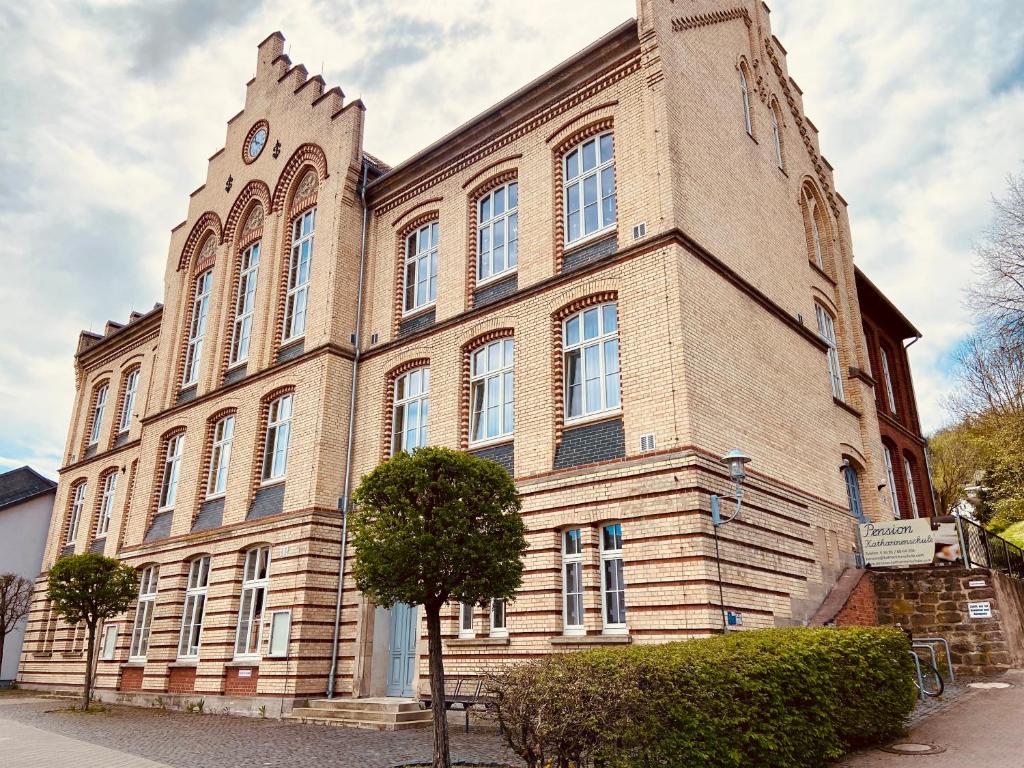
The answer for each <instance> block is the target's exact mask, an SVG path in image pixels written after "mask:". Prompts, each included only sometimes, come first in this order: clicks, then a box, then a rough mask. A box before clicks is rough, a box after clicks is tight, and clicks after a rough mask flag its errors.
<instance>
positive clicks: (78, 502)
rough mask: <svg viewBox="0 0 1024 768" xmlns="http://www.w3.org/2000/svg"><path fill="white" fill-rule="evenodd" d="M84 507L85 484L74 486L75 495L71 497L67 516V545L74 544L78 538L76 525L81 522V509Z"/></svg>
mask: <svg viewBox="0 0 1024 768" xmlns="http://www.w3.org/2000/svg"><path fill="white" fill-rule="evenodd" d="M84 507H85V483H80V484H79V485H76V486H75V495H74V496H72V497H71V510H70V513H69V515H68V539H67V543H68V544H74V543H75V539H77V538H78V524H79V522H81V520H82V509H83V508H84Z"/></svg>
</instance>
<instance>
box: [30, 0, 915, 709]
mask: <svg viewBox="0 0 1024 768" xmlns="http://www.w3.org/2000/svg"><path fill="white" fill-rule="evenodd" d="M364 110H365V107H364V105H363V103H362V102H361V101H354V102H346V101H345V99H344V95H343V94H342V92H341V90H340V89H338V88H330V89H328V88H327V86H326V84H325V83H324V81H323V79H322V78H321V77H319V76H316V77H309V76H308V73H307V71H306V69H305V68H304V67H303V66H302V65H295V64H292V63H291V61H290V60H289V58H288V56H287V55H285V54H284V38H283V37H282V36H281V35H280V34H277V33H275V34H273V35H271V36H270V37H268V38H267V39H266V40H264V41H263V42H262V43H260V45H259V46H258V63H257V69H256V75H255V77H254V78H253V80H251V81H250V82H249V83H248V87H247V92H246V99H245V105H244V108H243V110H242V111H241V112H239V113H238V114H237V115H235V116H234V117H233V118H231V120H229V122H228V129H227V137H226V140H225V145H224V147H223V148H222V149H220V150H219V151H218V152H216V153H215V154H214V155H213V156H212V157H211V158H210V159H209V164H208V172H207V178H206V183H205V184H204V185H203V186H201V187H199V189H197V190H196V191H195V192H193V193H192V195H191V198H190V202H189V212H188V218H187V219H186V221H184V222H182V224H180V225H179V226H178V227H176V228H175V229H174V230H173V231H172V234H171V243H170V249H169V253H168V259H167V266H166V272H165V293H164V300H163V304H162V305H158V306H157V307H156V308H154V309H153V310H152V311H151V312H149V313H147V314H145V315H133V316H132V318H131V319H130V321H129V322H128V323H127V324H126V325H123V326H121V325H118V324H116V323H110V324H108V326H107V328H106V332H105V333H104V334H103V335H102V336H95V335H91V334H82V337H81V340H80V344H79V351H78V354H77V356H76V373H77V400H76V408H75V412H74V417H73V419H72V423H71V425H70V428H69V433H68V442H67V451H66V457H65V458H66V461H65V464H64V466H63V468H62V469H61V482H60V486H59V489H58V494H57V501H56V507H55V514H54V520H53V525H52V529H51V531H50V537H49V541H48V545H47V551H46V555H45V558H44V571H45V569H46V568H48V567H49V565H50V564H52V563H53V561H54V560H55V559H56V558H57V557H58V556H60V555H61V554H62V553H64V552H71V551H75V552H81V551H84V550H87V549H92V550H95V551H103V552H105V553H107V554H108V555H117V556H118V557H120V558H123V559H124V560H126V561H128V562H130V563H132V564H133V565H135V566H137V567H138V568H139V570H140V575H141V578H140V594H139V600H138V604H137V606H136V607H133V608H132V610H130V611H129V612H128V614H127V615H126V616H124V617H123V618H122V619H121V620H120V621H116V622H112V623H110V624H109V625H108V626H107V627H106V628H105V629H104V633H103V638H102V639H103V643H102V648H101V658H100V662H99V673H98V687H99V689H100V692H101V695H105V696H108V697H114V696H118V695H120V696H129V697H134V698H136V699H137V700H145V699H146V697H154V696H157V695H160V696H163V697H165V698H166V697H168V696H172V695H178V694H180V695H182V696H185V697H189V696H193V697H196V698H198V697H203V698H205V700H206V701H207V703H208V704H211V705H212V703H213V702H217V701H220V702H222V703H223V702H228V703H227V704H225V705H226V706H227V705H230V706H234V707H236V708H238V709H241V710H249V711H254V710H255V708H256V707H257V706H259V705H264V706H267V707H268V710H269V712H270V713H271V714H272V713H274V712H276V711H279V710H287V709H289V708H290V707H291V704H292V702H294V701H295V700H296V699H305V698H310V697H315V696H320V695H323V694H324V693H325V692H327V691H332V692H333V693H335V694H337V695H341V696H360V697H361V696H381V695H392V696H410V695H415V694H416V693H417V691H420V690H423V689H424V687H425V679H426V677H425V676H426V665H425V638H424V633H423V628H422V621H420V620H419V618H418V617H419V612H417V610H416V608H415V607H410V606H395V607H394V608H392V609H384V608H381V607H378V606H374V605H372V604H370V603H369V602H368V601H367V600H365V599H364V598H363V597H362V596H361V595H360V594H359V593H358V592H357V590H356V589H355V587H354V585H353V584H352V579H351V576H350V573H349V569H348V566H350V565H351V557H350V554H351V553H348V554H349V557H348V558H347V559H346V558H344V557H341V556H340V555H342V554H343V552H342V549H341V546H340V539H341V535H342V534H341V531H342V524H343V520H344V518H345V515H346V514H347V512H348V505H347V503H346V501H345V499H346V496H347V493H346V490H347V489H348V490H350V489H351V487H352V484H354V483H357V482H358V480H359V478H360V477H361V476H362V475H363V474H365V473H366V472H367V471H369V470H370V469H372V468H373V467H374V466H375V465H376V464H377V463H378V462H379V461H380V460H381V459H383V458H385V457H386V456H387V455H389V453H390V452H392V451H393V450H397V449H410V450H411V449H413V448H415V447H416V446H418V445H422V444H425V443H428V442H429V443H430V444H437V445H446V446H451V447H457V448H465V449H467V450H470V451H473V452H476V453H479V454H481V455H483V456H487V457H489V458H492V459H494V460H495V461H498V462H500V463H502V464H503V465H504V466H505V467H507V468H508V469H509V470H510V471H511V472H512V474H513V475H514V477H515V478H516V481H517V483H518V485H519V488H520V490H521V493H522V496H523V500H524V507H523V514H524V516H525V519H526V522H527V527H528V540H529V545H530V546H529V551H528V553H527V555H526V563H525V565H526V573H525V581H524V584H523V587H522V590H521V592H520V594H519V596H518V598H517V599H516V600H515V601H514V602H511V603H509V604H508V605H500V604H497V605H494V606H492V607H491V610H483V609H472V610H470V609H463V608H462V607H461V606H458V605H452V606H451V610H450V612H449V614H448V616H447V618H446V624H445V631H446V633H447V638H446V642H445V652H446V654H447V664H448V668H449V669H450V670H451V671H454V672H456V673H462V674H473V673H475V672H477V671H478V670H479V669H480V668H481V667H482V666H483V665H486V664H490V663H494V662H496V661H503V660H508V659H518V658H525V657H529V656H530V655H534V654H544V653H550V652H552V651H554V650H559V649H565V648H579V647H584V646H591V645H595V644H607V643H628V642H639V643H647V642H658V641H666V640H674V639H682V638H688V637H696V636H702V635H707V634H710V633H714V632H717V631H719V630H720V627H721V605H720V603H719V597H718V595H719V591H718V581H717V568H716V560H715V557H714V551H715V550H714V545H713V539H712V528H711V524H710V519H709V514H708V510H709V496H710V494H712V493H727V492H729V490H730V483H729V481H728V476H727V472H726V471H725V468H724V467H723V466H722V464H721V463H720V461H719V460H718V457H719V456H721V455H722V454H723V453H724V452H725V451H726V450H728V449H730V448H732V447H737V446H738V447H740V448H742V449H743V450H745V451H746V452H747V453H748V454H749V455H750V456H752V457H753V463H752V464H751V465H750V477H749V479H748V481H747V484H746V487H745V511H744V514H743V517H742V519H741V520H740V521H738V522H737V523H735V524H733V525H731V526H729V527H728V528H726V529H723V531H722V541H721V566H722V577H723V582H724V583H723V592H724V602H725V604H726V606H727V607H728V608H729V609H730V610H733V611H735V612H738V613H741V614H742V615H743V618H744V627H745V628H756V627H769V626H776V625H789V624H799V623H802V622H803V621H805V620H806V618H807V617H808V616H810V615H811V614H812V613H813V611H814V610H815V609H816V608H817V606H818V605H819V604H820V602H821V600H822V599H823V597H824V595H825V594H826V593H827V592H828V590H829V589H830V587H831V585H832V584H833V583H834V581H835V579H836V577H837V574H838V573H839V572H840V571H841V570H842V568H843V567H844V566H845V565H846V564H848V562H849V561H850V560H851V558H852V551H853V548H854V541H855V532H854V531H855V528H854V523H855V522H856V520H857V519H859V518H875V519H879V518H884V517H887V516H891V515H892V514H893V511H892V506H891V502H890V497H889V491H888V488H889V486H888V485H887V484H886V479H885V478H886V469H885V464H884V461H883V458H882V457H883V442H882V436H883V435H885V434H887V433H886V432H883V431H882V428H881V427H880V420H882V419H883V418H884V416H880V415H879V414H878V412H877V411H876V408H875V403H876V399H877V397H878V393H877V389H878V384H877V381H876V378H877V377H873V376H872V375H871V374H870V371H872V370H877V367H878V366H877V364H876V362H875V361H874V360H873V359H872V355H873V354H874V352H873V351H872V349H871V348H870V347H869V344H868V342H867V341H866V339H865V334H864V328H865V327H869V328H870V327H874V326H871V325H868V323H869V321H868V319H867V318H866V316H865V315H864V314H863V312H862V308H861V305H860V303H859V302H858V299H857V296H858V282H857V276H856V272H855V268H854V265H853V250H852V244H851V237H850V229H849V221H848V218H847V212H846V204H845V202H844V201H843V199H842V197H840V195H839V194H838V192H837V191H836V189H835V186H834V183H833V179H832V168H831V166H830V165H829V164H828V162H827V161H826V160H825V159H824V158H823V157H822V156H821V154H820V152H819V149H818V141H817V131H816V129H815V127H814V125H813V124H812V123H811V121H810V120H809V119H808V118H807V117H806V116H805V115H804V112H803V105H802V99H801V92H800V89H799V87H798V86H797V85H796V83H795V82H794V81H793V80H792V79H791V78H790V77H789V74H788V72H787V70H786V58H785V50H784V49H783V47H782V45H781V44H780V43H779V41H778V40H776V39H775V38H774V37H773V36H772V34H771V32H770V28H769V12H768V9H767V7H766V6H764V5H763V4H761V3H755V2H747V1H746V0H738V1H737V2H734V3H731V4H728V5H725V4H722V3H717V2H711V1H710V0H694V1H693V2H689V3H687V4H686V8H683V7H682V6H681V5H680V4H678V3H673V2H670V0H640V2H639V3H638V19H637V20H631V21H629V22H627V23H625V24H623V25H621V26H620V27H618V28H616V29H614V30H612V31H611V32H610V33H609V34H607V35H606V36H604V37H603V38H601V39H600V40H598V41H596V42H595V43H593V44H592V45H591V46H589V47H588V48H586V49H585V50H583V51H581V52H580V53H578V54H577V55H575V56H573V57H572V58H571V59H569V60H567V61H565V62H564V63H563V64H561V65H559V66H558V67H557V68H556V69H554V70H552V71H551V72H549V73H547V74H546V75H544V76H543V77H541V78H539V79H538V80H535V81H534V82H532V83H529V84H527V85H526V86H524V87H523V88H522V89H520V90H519V91H517V92H516V93H514V94H512V95H511V96H509V97H508V98H506V99H504V100H503V101H502V102H500V103H499V104H496V105H495V106H494V107H492V108H491V109H489V110H487V111H486V112H484V113H483V114H481V115H479V116H478V117H476V118H474V119H473V120H471V121H470V122H468V123H467V124H465V125H463V126H461V127H460V128H458V129H457V130H455V131H454V132H452V133H451V134H449V135H447V136H445V137H444V138H442V139H441V140H439V141H438V142H436V143H434V144H432V145H431V146H429V147H427V148H426V149H424V150H423V151H422V152H420V153H419V154H417V155H415V156H414V157H412V158H411V159H409V160H407V161H405V162H403V163H401V164H400V165H397V166H395V167H393V168H391V167H388V166H387V165H385V164H384V163H382V162H380V161H379V160H377V159H375V158H374V157H372V156H371V155H369V154H368V153H367V152H366V151H364V149H363V114H364ZM883 303H884V300H883ZM883 325H884V323H883ZM886 327H887V326H886ZM894 349H895V348H894ZM899 360H900V365H902V366H904V367H903V368H902V370H903V371H906V368H905V357H902V356H901V357H900V358H899ZM907 375H908V374H907ZM906 381H907V382H908V383H909V378H907V379H906ZM904 397H906V398H908V401H907V407H908V408H912V393H911V392H910V390H909V389H907V390H906V393H905V394H904ZM905 426H906V427H907V429H909V430H910V431H916V429H917V426H916V421H915V422H914V423H913V424H911V423H910V422H907V423H906V425H905ZM915 456H916V455H915ZM923 466H924V464H923V461H922V462H920V463H919V464H918V465H917V467H918V470H919V471H920V469H921V468H923ZM919 480H920V483H921V487H922V489H923V488H924V487H925V484H926V483H927V478H926V476H924V475H923V474H922V475H920V478H919ZM339 570H342V571H343V573H342V578H341V579H340V583H339ZM43 584H44V576H43V575H41V576H40V580H39V585H40V588H39V592H38V595H37V599H36V603H35V607H34V610H33V613H32V617H31V622H30V628H29V632H28V637H27V641H26V650H25V652H24V654H23V657H22V665H21V673H20V680H21V682H22V683H23V684H24V685H25V686H27V687H48V688H56V687H61V686H68V685H72V684H74V683H75V682H76V678H75V677H74V675H75V674H77V673H78V672H79V671H80V670H81V668H82V665H83V659H82V638H81V634H80V633H78V632H76V630H75V628H74V627H67V626H64V625H62V624H61V623H60V622H59V621H57V620H56V618H55V617H54V616H53V614H52V613H51V611H50V609H49V606H48V605H47V604H46V600H45V594H44V591H43V588H42V587H43ZM335 638H337V641H336V642H335Z"/></svg>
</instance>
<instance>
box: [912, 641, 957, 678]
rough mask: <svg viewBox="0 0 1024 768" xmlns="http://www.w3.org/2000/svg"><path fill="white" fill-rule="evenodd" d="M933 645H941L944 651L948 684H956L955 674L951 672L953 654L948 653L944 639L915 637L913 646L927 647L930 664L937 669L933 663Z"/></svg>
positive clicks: (947, 646)
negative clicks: (929, 654)
mask: <svg viewBox="0 0 1024 768" xmlns="http://www.w3.org/2000/svg"><path fill="white" fill-rule="evenodd" d="M935 643H941V644H942V647H943V649H944V650H945V651H946V668H947V669H948V670H949V682H951V683H955V682H956V673H955V672H953V654H951V653H950V652H949V643H948V642H947V641H946V638H944V637H915V638H914V643H913V644H914V646H918V645H922V646H927V647H928V648H929V649H930V650H931V653H932V664H934V665H935V668H936V669H938V668H939V665H938V664H937V663H936V662H935V648H934V644H935Z"/></svg>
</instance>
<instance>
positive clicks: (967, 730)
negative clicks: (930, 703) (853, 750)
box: [841, 670, 1024, 768]
mask: <svg viewBox="0 0 1024 768" xmlns="http://www.w3.org/2000/svg"><path fill="white" fill-rule="evenodd" d="M999 680H1000V681H1001V682H1006V683H1010V684H1012V685H1013V687H1012V688H1006V689H1003V690H996V689H989V690H974V689H972V690H971V692H970V693H969V694H968V695H967V696H965V697H964V699H962V700H961V701H960V702H958V703H957V704H955V705H954V706H952V707H951V708H950V709H948V710H946V711H943V712H939V713H938V714H936V715H933V716H932V717H929V718H927V719H926V720H925V721H924V722H922V723H921V724H920V725H918V726H917V727H915V728H914V729H913V730H911V732H910V735H909V736H907V737H906V738H903V739H900V740H899V743H915V744H931V745H935V746H938V747H943V748H945V751H944V752H942V753H941V754H935V755H917V756H914V757H913V759H910V758H909V757H908V756H907V755H894V754H891V753H887V752H883V751H881V750H877V749H875V750H869V751H866V752H861V753H858V754H856V755H853V756H851V757H848V758H847V759H846V760H844V761H843V762H842V763H841V765H842V766H844V768H911V766H913V767H914V768H1020V767H1021V766H1022V765H1024V756H1022V747H1024V741H1022V730H1021V729H1022V723H1024V670H1017V671H1013V672H1008V673H1007V674H1006V675H1004V676H1003V677H1001V678H999Z"/></svg>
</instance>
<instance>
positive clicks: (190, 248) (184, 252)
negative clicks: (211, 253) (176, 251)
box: [178, 211, 224, 272]
mask: <svg viewBox="0 0 1024 768" xmlns="http://www.w3.org/2000/svg"><path fill="white" fill-rule="evenodd" d="M208 234H212V235H213V237H214V238H216V240H215V241H214V242H215V243H216V244H217V245H220V244H221V243H223V242H224V227H223V226H222V225H221V221H220V216H218V215H217V214H216V213H214V212H213V211H206V212H205V213H203V214H202V215H201V216H200V217H199V218H198V219H197V220H196V223H195V224H193V225H192V230H191V231H190V232H189V233H188V237H187V238H186V239H185V245H184V247H183V248H182V249H181V256H180V257H179V258H178V271H179V272H180V271H181V270H183V269H184V268H185V267H186V266H189V265H190V264H192V261H193V259H194V258H195V256H196V254H197V253H198V252H199V246H200V245H203V244H204V242H205V240H206V238H207V236H208Z"/></svg>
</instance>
